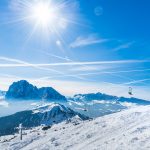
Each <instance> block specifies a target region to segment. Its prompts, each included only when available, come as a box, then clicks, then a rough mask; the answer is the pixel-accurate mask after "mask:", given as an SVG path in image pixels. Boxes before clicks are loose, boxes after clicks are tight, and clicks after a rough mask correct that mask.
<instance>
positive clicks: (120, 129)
mask: <svg viewBox="0 0 150 150" xmlns="http://www.w3.org/2000/svg"><path fill="white" fill-rule="evenodd" d="M22 149H23V150H147V149H148V150H149V149H150V106H136V107H135V108H131V109H128V110H124V111H122V112H118V113H114V114H111V115H107V116H104V117H100V118H96V119H94V120H88V121H81V120H79V119H78V118H73V120H72V121H71V122H69V123H67V122H63V123H60V124H57V125H54V126H52V128H50V129H49V130H46V131H43V130H42V129H41V127H38V128H34V129H32V130H27V131H24V135H23V140H22V141H20V140H19V135H18V134H16V135H11V136H5V137H0V150H22Z"/></svg>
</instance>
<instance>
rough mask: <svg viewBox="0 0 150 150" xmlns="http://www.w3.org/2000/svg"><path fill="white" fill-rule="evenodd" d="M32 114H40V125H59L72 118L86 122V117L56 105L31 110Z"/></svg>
mask: <svg viewBox="0 0 150 150" xmlns="http://www.w3.org/2000/svg"><path fill="white" fill-rule="evenodd" d="M33 114H39V115H40V116H41V114H42V116H43V117H42V121H41V124H45V125H51V124H53V123H59V122H62V121H64V120H70V119H71V118H73V117H76V118H77V117H78V118H80V119H81V120H86V119H88V117H86V116H84V115H81V114H79V113H77V112H75V111H73V110H72V109H70V108H68V107H66V106H64V105H61V104H58V103H49V104H44V105H41V106H38V107H37V108H35V109H33Z"/></svg>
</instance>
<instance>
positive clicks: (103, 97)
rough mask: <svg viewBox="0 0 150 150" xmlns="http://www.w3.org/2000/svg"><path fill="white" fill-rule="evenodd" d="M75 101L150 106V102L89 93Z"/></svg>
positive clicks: (77, 96)
mask: <svg viewBox="0 0 150 150" xmlns="http://www.w3.org/2000/svg"><path fill="white" fill-rule="evenodd" d="M72 99H73V100H75V101H83V100H85V101H92V100H107V101H118V102H129V103H135V104H142V105H150V101H147V100H143V99H138V98H134V97H132V98H125V97H117V96H113V95H107V94H103V93H100V92H99V93H89V94H77V95H74V97H73V98H72Z"/></svg>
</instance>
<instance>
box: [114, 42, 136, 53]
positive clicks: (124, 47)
mask: <svg viewBox="0 0 150 150" xmlns="http://www.w3.org/2000/svg"><path fill="white" fill-rule="evenodd" d="M133 43H134V42H128V43H125V44H121V45H119V46H118V47H116V48H114V49H113V51H119V50H122V49H128V48H130V47H131V46H132V45H133Z"/></svg>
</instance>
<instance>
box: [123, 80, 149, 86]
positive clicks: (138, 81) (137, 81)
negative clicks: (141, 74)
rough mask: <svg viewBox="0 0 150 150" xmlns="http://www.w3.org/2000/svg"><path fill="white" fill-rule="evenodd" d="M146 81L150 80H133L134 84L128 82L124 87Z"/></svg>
mask: <svg viewBox="0 0 150 150" xmlns="http://www.w3.org/2000/svg"><path fill="white" fill-rule="evenodd" d="M145 81H150V79H142V80H133V81H132V82H127V83H123V84H124V85H131V84H135V83H142V82H145Z"/></svg>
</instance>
